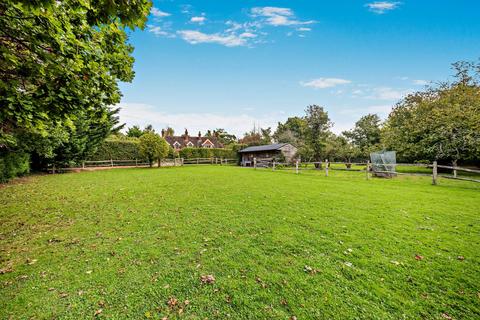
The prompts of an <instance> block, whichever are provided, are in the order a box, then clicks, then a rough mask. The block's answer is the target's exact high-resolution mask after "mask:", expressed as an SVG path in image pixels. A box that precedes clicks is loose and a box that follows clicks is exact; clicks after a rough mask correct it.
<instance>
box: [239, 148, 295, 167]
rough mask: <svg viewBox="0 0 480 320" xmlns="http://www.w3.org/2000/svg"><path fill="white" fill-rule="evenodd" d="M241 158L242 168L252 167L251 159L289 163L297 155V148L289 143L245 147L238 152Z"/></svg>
mask: <svg viewBox="0 0 480 320" xmlns="http://www.w3.org/2000/svg"><path fill="white" fill-rule="evenodd" d="M239 153H240V155H241V157H242V162H241V164H242V166H244V167H251V166H253V159H255V158H256V159H257V160H277V161H280V160H282V161H283V160H284V161H285V162H291V161H292V160H293V159H294V157H295V155H296V154H297V148H296V147H294V146H293V145H291V144H290V143H275V144H267V145H263V146H252V147H247V148H245V149H242V150H240V151H239Z"/></svg>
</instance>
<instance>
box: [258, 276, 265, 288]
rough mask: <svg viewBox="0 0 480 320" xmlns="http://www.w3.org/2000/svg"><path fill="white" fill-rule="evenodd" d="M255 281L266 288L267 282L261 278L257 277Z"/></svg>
mask: <svg viewBox="0 0 480 320" xmlns="http://www.w3.org/2000/svg"><path fill="white" fill-rule="evenodd" d="M255 281H257V283H259V284H260V285H261V286H262V288H266V287H267V284H266V283H265V282H263V280H262V279H260V278H259V277H257V278H256V279H255Z"/></svg>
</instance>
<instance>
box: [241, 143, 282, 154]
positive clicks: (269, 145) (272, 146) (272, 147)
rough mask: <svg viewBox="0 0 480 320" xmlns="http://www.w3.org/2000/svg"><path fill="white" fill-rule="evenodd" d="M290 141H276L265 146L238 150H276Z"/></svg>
mask: <svg viewBox="0 0 480 320" xmlns="http://www.w3.org/2000/svg"><path fill="white" fill-rule="evenodd" d="M288 144H289V143H274V144H267V145H264V146H253V147H248V148H245V149H242V150H240V151H238V152H260V151H275V150H280V149H281V148H282V147H284V146H286V145H288Z"/></svg>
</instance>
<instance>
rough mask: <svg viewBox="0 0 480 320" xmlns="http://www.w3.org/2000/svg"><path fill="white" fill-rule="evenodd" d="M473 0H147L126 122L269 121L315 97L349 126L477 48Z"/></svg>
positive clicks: (207, 124)
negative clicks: (151, 0) (150, 1)
mask: <svg viewBox="0 0 480 320" xmlns="http://www.w3.org/2000/svg"><path fill="white" fill-rule="evenodd" d="M479 12H480V1H476V0H470V1H462V0H455V1H453V0H452V1H438V0H437V1H430V0H422V1H419V0H405V1H398V2H397V1H361V0H351V1H347V0H345V1H342V0H338V1H321V0H318V1H311V0H308V1H307V0H296V1H245V0H244V1H240V0H228V1H222V0H215V1H214V0H209V1H201V0H197V1H192V2H185V1H173V0H172V1H169V0H164V1H154V7H153V9H152V11H151V14H150V16H149V20H148V24H147V27H146V28H145V30H143V31H142V30H137V31H134V32H131V33H130V42H131V43H132V44H133V45H134V47H135V51H134V57H135V59H136V62H135V67H134V68H135V72H136V77H135V79H134V81H133V82H132V83H122V84H121V90H122V92H123V95H124V96H123V98H122V102H121V103H120V107H122V111H121V119H122V120H123V121H124V122H126V123H127V125H129V126H130V125H133V124H139V125H141V126H143V125H145V124H149V123H150V124H153V126H154V127H155V128H156V129H158V130H161V128H162V127H165V126H167V125H169V126H172V127H173V128H174V129H175V130H176V131H177V132H183V130H184V129H185V128H188V129H189V131H190V132H197V131H198V130H202V131H205V130H206V129H214V128H225V129H227V130H228V131H231V132H233V133H235V134H237V135H241V134H242V133H243V132H245V131H247V130H249V129H251V128H252V127H253V125H254V123H255V124H256V125H257V126H258V125H259V126H262V127H267V126H272V127H275V126H276V123H277V122H278V121H283V120H285V119H286V118H287V117H289V116H295V115H302V114H303V113H304V109H305V107H306V106H307V105H309V104H318V105H321V106H324V107H325V109H326V110H327V111H328V113H329V115H330V118H331V119H332V121H333V122H334V123H335V125H334V128H333V130H334V131H335V132H341V131H342V130H346V129H349V128H350V127H351V126H352V125H353V124H354V123H355V121H356V120H358V118H359V117H360V116H362V115H364V114H367V113H377V114H379V115H380V116H381V117H382V118H385V117H386V116H387V115H388V112H389V110H390V109H391V107H392V106H393V105H394V104H395V103H396V102H397V101H398V100H399V99H401V97H402V96H404V95H405V94H406V93H408V92H411V91H413V90H419V89H421V88H422V87H424V86H425V85H426V84H428V83H429V82H431V81H434V82H437V81H444V80H448V79H449V77H450V76H451V75H452V71H451V69H450V64H451V63H452V62H455V61H458V60H476V59H478V58H479V57H480V19H479Z"/></svg>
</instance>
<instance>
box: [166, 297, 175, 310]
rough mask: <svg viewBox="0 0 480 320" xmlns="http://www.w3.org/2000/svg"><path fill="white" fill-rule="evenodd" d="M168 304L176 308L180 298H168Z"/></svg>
mask: <svg viewBox="0 0 480 320" xmlns="http://www.w3.org/2000/svg"><path fill="white" fill-rule="evenodd" d="M167 304H168V306H169V307H170V308H174V307H175V306H176V305H177V304H178V300H177V298H175V297H171V298H170V299H168V301H167Z"/></svg>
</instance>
